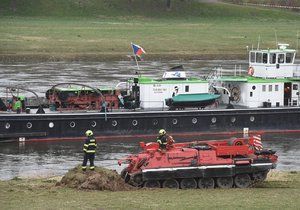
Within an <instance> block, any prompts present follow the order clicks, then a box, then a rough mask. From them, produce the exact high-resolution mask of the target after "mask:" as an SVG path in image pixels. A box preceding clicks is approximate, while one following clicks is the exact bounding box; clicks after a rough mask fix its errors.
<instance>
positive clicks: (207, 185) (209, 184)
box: [198, 178, 215, 189]
mask: <svg viewBox="0 0 300 210" xmlns="http://www.w3.org/2000/svg"><path fill="white" fill-rule="evenodd" d="M198 186H199V188H200V189H213V188H214V187H215V180H214V179H213V178H202V179H199V181H198Z"/></svg>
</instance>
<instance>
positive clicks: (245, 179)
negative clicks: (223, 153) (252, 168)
mask: <svg viewBox="0 0 300 210" xmlns="http://www.w3.org/2000/svg"><path fill="white" fill-rule="evenodd" d="M251 184H252V181H251V177H250V176H249V175H248V174H238V175H236V176H235V178H234V185H235V186H236V187H238V188H248V187H249V186H250V185H251Z"/></svg>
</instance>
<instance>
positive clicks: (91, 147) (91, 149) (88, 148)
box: [82, 130, 97, 171]
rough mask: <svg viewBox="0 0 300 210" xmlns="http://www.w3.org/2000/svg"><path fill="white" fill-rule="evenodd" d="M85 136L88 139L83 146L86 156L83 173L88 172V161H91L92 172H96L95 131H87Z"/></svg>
mask: <svg viewBox="0 0 300 210" xmlns="http://www.w3.org/2000/svg"><path fill="white" fill-rule="evenodd" d="M85 135H86V137H87V138H86V140H85V143H84V145H83V152H84V156H83V163H82V170H83V171H85V170H86V165H87V161H88V160H89V161H90V170H94V169H95V166H94V159H95V153H96V148H97V143H96V139H95V138H94V134H93V131H91V130H87V131H86V132H85Z"/></svg>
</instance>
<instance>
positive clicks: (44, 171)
mask: <svg viewBox="0 0 300 210" xmlns="http://www.w3.org/2000/svg"><path fill="white" fill-rule="evenodd" d="M179 64H183V65H184V67H185V69H186V71H187V74H189V75H190V76H195V77H205V76H207V75H208V74H209V72H210V70H211V69H212V68H214V67H219V66H220V65H222V68H224V69H229V68H230V69H235V66H234V65H235V64H237V66H236V69H237V70H236V74H239V72H240V71H239V67H240V65H241V69H247V62H246V61H228V60H227V61H226V62H225V61H220V60H215V61H206V60H195V61H188V62H185V61H179V60H176V61H168V62H160V61H158V62H149V61H148V62H141V63H140V69H141V70H140V71H139V73H140V74H142V75H145V76H150V77H156V78H160V77H161V76H162V74H163V73H164V71H165V70H167V69H169V68H170V67H173V66H176V65H179ZM136 71H137V68H136V66H135V63H134V62H132V61H121V62H102V63H101V62H100V63H96V62H94V63H93V62H72V63H68V62H49V63H14V64H11V63H10V64H0V84H1V86H6V85H19V86H22V87H25V88H29V89H31V90H33V91H35V92H36V93H37V94H38V95H39V96H44V93H45V91H46V90H47V89H49V88H50V87H51V86H53V85H55V84H57V83H64V82H76V83H83V84H87V85H90V86H93V87H102V86H109V87H113V86H115V85H116V84H117V83H118V82H120V81H126V80H127V79H129V78H131V77H133V76H134V74H135V72H136ZM4 90H5V89H4V88H3V89H2V91H1V92H0V93H1V94H0V96H5V91H4ZM193 139H195V140H200V139H199V138H198V137H194V138H193ZM141 140H142V139H134V140H130V141H128V140H126V141H123V140H122V139H120V140H118V141H116V140H113V141H109V140H107V141H105V142H99V147H98V151H97V156H96V159H95V163H96V165H97V166H103V167H107V168H110V169H114V170H117V171H118V172H120V171H121V169H122V167H119V166H118V165H117V160H118V159H120V158H122V157H125V156H126V155H128V154H130V153H136V152H138V151H139V147H138V142H139V141H141ZM183 140H186V139H177V141H183ZM148 141H149V140H148ZM263 141H264V146H265V147H269V148H272V149H273V150H276V151H277V154H278V155H279V163H278V169H279V170H288V171H294V170H300V136H299V135H284V136H283V135H268V136H263ZM82 155H83V154H82V142H80V141H60V142H26V143H15V142H14V143H1V144H0V180H8V179H12V178H14V177H22V178H33V177H48V176H58V175H63V174H64V173H66V171H68V170H69V169H71V168H73V167H74V166H76V165H78V164H80V163H81V161H82Z"/></svg>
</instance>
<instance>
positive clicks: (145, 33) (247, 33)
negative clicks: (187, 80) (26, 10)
mask: <svg viewBox="0 0 300 210" xmlns="http://www.w3.org/2000/svg"><path fill="white" fill-rule="evenodd" d="M0 25H1V27H0V46H1V47H0V57H4V58H5V57H9V56H12V57H13V58H14V57H15V58H19V60H22V59H23V57H24V58H26V57H33V58H36V59H38V58H39V57H40V58H41V59H42V60H56V59H59V60H60V59H64V60H77V59H83V60H103V59H104V60H105V59H110V60H116V59H117V60H119V59H125V58H126V57H125V56H126V55H127V54H129V53H131V51H132V50H131V47H130V42H134V43H137V44H140V45H142V46H143V47H144V48H145V50H146V52H147V59H157V58H162V59H163V58H167V59H170V58H171V59H172V58H173V59H174V58H188V59H189V58H201V57H202V58H203V57H205V56H208V57H212V58H215V57H218V58H223V57H225V58H226V56H227V57H228V56H231V57H235V56H236V55H240V57H241V56H243V57H246V46H249V47H250V48H251V45H252V44H254V45H255V46H256V43H257V39H258V36H259V35H260V36H261V44H260V45H261V47H266V48H267V47H275V38H274V34H275V32H274V30H275V29H276V30H277V35H278V40H279V41H280V42H287V43H290V44H292V46H294V47H295V46H296V33H297V30H300V19H299V20H286V19H283V20H278V21H276V22H270V21H268V20H264V19H261V20H256V21H252V20H250V19H249V20H246V19H241V20H235V19H232V20H226V19H225V20H218V19H217V20H215V19H192V20H171V19H165V20H164V21H161V20H158V19H135V20H132V19H130V20H129V19H122V18H120V19H119V18H111V19H104V20H103V19H98V18H72V19H68V18H50V17H45V18H30V17H14V18H10V17H2V18H0Z"/></svg>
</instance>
